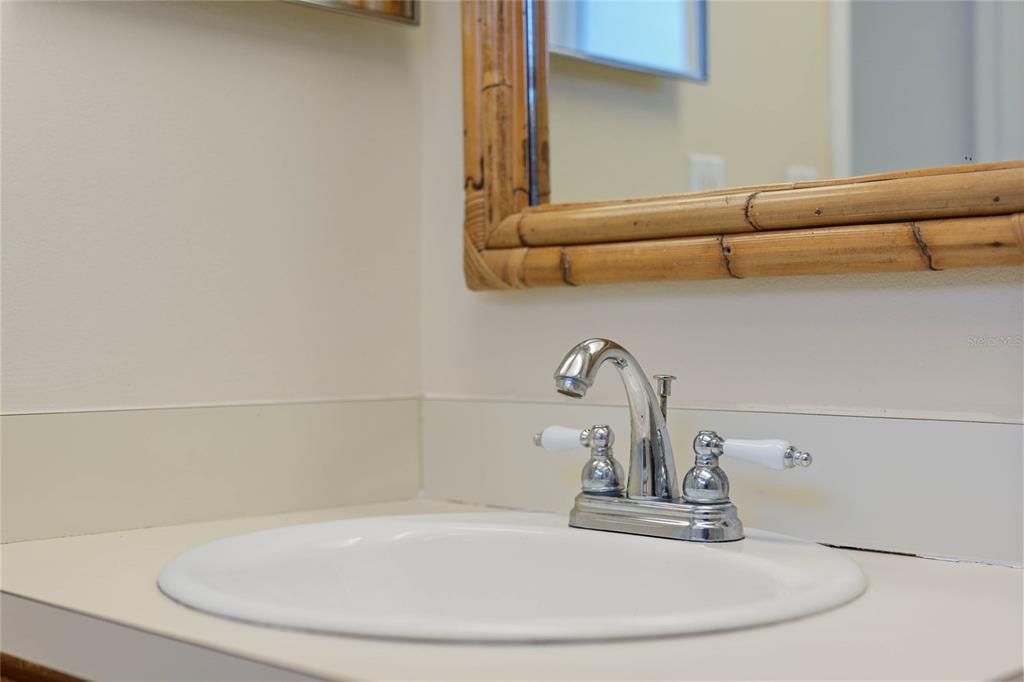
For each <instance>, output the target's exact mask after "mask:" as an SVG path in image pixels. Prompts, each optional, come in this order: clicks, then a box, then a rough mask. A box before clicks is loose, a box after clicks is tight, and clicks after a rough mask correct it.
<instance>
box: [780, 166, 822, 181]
mask: <svg viewBox="0 0 1024 682" xmlns="http://www.w3.org/2000/svg"><path fill="white" fill-rule="evenodd" d="M817 179H818V169H817V168H815V167H814V166H786V182H802V181H804V180H817Z"/></svg>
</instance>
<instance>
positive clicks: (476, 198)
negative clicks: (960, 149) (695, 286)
mask: <svg viewBox="0 0 1024 682" xmlns="http://www.w3.org/2000/svg"><path fill="white" fill-rule="evenodd" d="M855 1H856V0H855ZM742 4H744V3H730V5H742ZM794 4H810V3H794ZM827 4H828V5H830V6H833V7H834V6H836V5H840V4H841V3H827ZM903 4H906V3H903ZM911 4H913V3H911ZM940 4H941V3H940ZM988 4H996V5H999V4H1004V3H988ZM1005 4H1006V5H1013V3H1005ZM710 5H711V6H710V7H709V22H711V23H712V25H713V23H714V22H715V11H716V7H715V3H714V2H712V3H710ZM462 12H463V17H462V20H463V105H464V162H465V193H466V213H465V223H464V227H463V230H464V266H465V276H466V283H467V285H468V286H469V288H471V289H476V290H486V289H512V288H527V287H550V286H579V285H585V284H608V283H616V282H639V281H665V280H690V279H714V278H721V279H725V278H746V277H764V276H780V275H804V274H831V273H851V272H894V271H914V270H920V271H929V270H945V269H949V268H962V267H994V266H1008V265H1021V264H1022V263H1024V217H1022V212H1024V161H1021V160H1012V159H1011V160H999V161H994V162H988V163H973V162H970V161H971V159H970V158H968V159H966V161H968V163H960V164H958V165H947V166H939V167H930V168H913V169H908V170H891V171H886V172H879V173H872V174H868V175H859V176H855V177H845V178H835V179H824V180H805V181H784V182H780V181H777V180H776V181H772V182H765V183H764V184H748V185H744V186H738V187H731V188H724V189H718V190H713V191H704V192H695V193H688V194H686V193H680V194H668V195H665V194H662V195H659V196H653V197H644V196H640V197H632V198H626V199H610V200H609V199H603V198H602V199H601V200H598V201H585V202H579V201H577V202H571V203H551V197H552V193H551V172H550V170H551V151H552V149H556V148H557V145H558V139H553V140H552V139H549V122H548V106H549V99H548V86H549V78H548V66H549V64H548V62H549V55H548V51H547V49H546V45H547V43H546V31H545V6H544V4H543V2H541V1H539V0H500V1H493V0H468V1H466V2H464V3H463V6H462ZM710 40H711V41H714V40H715V35H714V31H712V33H711V36H710ZM714 79H715V60H714V58H712V59H711V66H710V81H711V82H712V83H713V82H714ZM1022 115H1024V114H1022ZM1019 120H1020V119H1019V118H1018V119H1017V121H1018V123H1017V124H1011V125H1016V129H1017V130H1019ZM623 124H624V125H628V121H624V122H623ZM736 134H737V135H741V134H742V131H737V133H736ZM749 144H752V145H755V146H756V145H757V140H756V139H751V140H749ZM637 171H638V172H639V173H641V174H642V171H643V169H642V168H640V169H637Z"/></svg>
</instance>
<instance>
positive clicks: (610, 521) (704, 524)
mask: <svg viewBox="0 0 1024 682" xmlns="http://www.w3.org/2000/svg"><path fill="white" fill-rule="evenodd" d="M569 525H570V526H572V527H573V528H587V529H590V530H606V531H612V532H615V533H630V534H632V535H648V536H651V537H657V538H668V539H671V540H689V541H691V542H733V541H736V540H742V539H743V524H742V523H741V522H740V520H739V517H738V516H737V515H736V505H734V504H732V503H731V502H724V503H717V504H690V503H688V502H669V501H666V500H638V499H633V498H628V497H607V496H598V495H588V494H586V493H580V494H579V495H577V496H576V504H575V506H574V507H573V510H572V513H571V514H570V515H569Z"/></svg>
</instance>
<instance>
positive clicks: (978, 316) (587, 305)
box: [2, 3, 1024, 537]
mask: <svg viewBox="0 0 1024 682" xmlns="http://www.w3.org/2000/svg"><path fill="white" fill-rule="evenodd" d="M716 11H717V10H716ZM2 22H3V29H2V30H3V34H2V40H3V54H2V58H3V79H4V80H3V105H4V110H3V114H4V116H3V123H2V125H3V128H2V133H3V142H4V149H3V173H4V178H3V179H4V184H3V209H2V210H3V214H2V218H3V230H4V232H3V259H4V261H3V320H2V322H3V327H4V329H3V332H4V336H3V362H4V364H3V384H4V385H3V399H4V410H5V412H7V413H8V414H10V415H11V416H8V417H5V420H6V421H5V427H7V428H11V425H12V424H13V425H14V428H13V430H12V431H10V432H9V433H12V434H13V436H8V435H6V434H7V433H8V432H5V438H4V447H5V451H4V473H5V474H6V475H7V476H5V479H4V486H5V488H4V495H3V497H4V500H5V511H9V509H8V508H7V505H9V504H11V503H9V502H7V501H8V500H15V501H17V502H18V503H19V504H21V503H25V505H27V506H20V507H18V514H19V515H20V516H21V517H22V519H23V520H25V521H26V522H27V523H29V526H31V524H33V523H35V522H36V521H38V520H39V518H41V517H39V518H37V517H34V516H33V513H34V512H32V511H31V510H32V505H33V504H36V505H39V504H48V503H49V501H50V498H47V497H45V496H39V495H34V494H33V491H34V490H36V489H41V488H42V487H43V486H45V485H46V481H47V480H48V478H47V477H48V476H50V474H51V473H52V472H63V474H64V475H63V478H62V480H61V481H59V485H56V486H55V487H54V490H63V491H75V490H76V486H77V485H78V484H79V483H81V486H82V487H81V489H80V490H78V491H77V492H76V494H78V495H80V499H81V504H76V505H75V506H74V507H67V508H65V509H64V511H63V512H62V515H60V517H59V518H56V517H53V516H51V517H49V521H47V524H48V525H47V529H41V528H38V527H26V528H27V529H26V528H22V529H21V530H17V532H16V533H15V534H14V536H15V537H28V536H32V535H36V536H38V535H42V534H45V533H61V532H65V530H67V529H70V530H67V532H76V530H75V529H82V528H89V529H92V530H97V529H110V528H113V527H132V526H133V525H135V524H138V523H143V522H144V523H172V522H175V521H176V520H178V521H180V520H186V519H191V520H195V519H198V518H216V517H220V516H230V515H236V514H253V513H263V512H269V511H273V510H281V509H292V508H300V507H301V506H302V505H309V506H319V505H327V504H342V503H344V502H346V501H352V500H355V499H359V500H366V499H372V498H377V497H381V498H383V497H385V496H387V497H403V496H408V495H411V494H412V493H413V492H414V491H415V489H416V487H417V486H418V481H419V472H418V470H417V469H416V467H417V458H416V453H415V452H414V450H415V449H416V448H417V447H418V446H419V442H418V440H417V439H416V438H415V437H414V436H415V434H416V433H418V428H419V424H420V421H421V419H422V416H421V415H420V413H419V411H418V406H416V405H412V406H409V405H404V406H402V407H400V409H399V408H396V411H395V412H394V413H392V412H391V411H390V408H388V407H387V406H382V407H381V409H380V410H377V409H376V408H374V414H375V415H377V416H375V417H373V418H369V417H366V416H365V415H364V413H363V412H361V411H360V409H359V408H353V410H351V411H350V410H348V409H347V408H342V407H337V406H334V407H329V408H323V410H321V408H318V407H316V406H310V405H309V404H308V403H307V404H306V405H305V406H304V407H302V409H300V410H298V411H296V412H295V413H294V415H293V411H292V410H291V409H289V408H287V407H284V406H281V405H278V406H276V407H275V408H274V410H272V411H271V412H272V414H271V412H268V413H267V416H264V415H263V413H262V412H260V411H258V410H257V411H249V410H248V409H244V408H237V409H239V410H241V411H240V412H238V417H237V421H234V422H232V421H231V420H228V419H224V420H221V419H216V418H214V417H216V410H219V409H224V408H216V409H214V410H212V411H211V412H209V413H207V412H206V411H204V410H200V411H198V412H195V413H193V412H192V411H188V414H186V415H185V417H187V419H185V420H184V421H182V419H183V418H182V417H181V416H179V415H177V414H174V412H175V411H174V410H173V409H169V410H160V411H159V414H155V415H152V416H145V415H144V416H141V417H136V416H133V415H131V414H129V413H128V412H127V411H120V412H118V413H117V414H116V415H113V416H111V417H110V418H109V421H102V420H107V418H106V417H103V416H102V415H87V416H91V417H95V421H93V420H89V421H88V423H85V422H82V421H79V420H77V419H73V420H71V418H70V417H67V416H66V415H52V419H48V420H45V421H41V420H38V419H36V418H35V417H33V416H32V415H27V414H19V413H27V412H62V411H84V410H108V409H111V408H129V410H130V409H134V408H141V407H154V406H187V405H215V404H223V403H261V402H273V403H289V402H301V401H305V400H310V399H314V400H321V399H323V400H334V401H335V402H337V401H338V400H339V399H340V400H352V399H357V398H360V397H365V396H367V395H370V394H375V395H379V394H390V395H403V394H406V395H410V394H417V393H425V394H427V395H428V396H439V395H445V396H453V395H455V396H462V397H466V398H469V399H471V400H472V401H480V400H481V399H496V400H498V401H506V400H521V401H524V402H533V403H543V402H545V401H551V400H556V399H558V398H557V397H556V396H555V394H554V392H553V391H552V390H551V389H552V387H551V380H550V374H551V371H552V369H553V367H554V365H555V363H556V362H557V361H558V360H559V359H560V358H561V356H562V354H563V353H564V352H565V350H566V349H567V348H568V347H569V346H570V345H571V344H573V343H574V342H576V341H578V340H580V339H582V338H584V337H587V336H591V335H603V336H609V337H612V338H615V339H618V340H620V341H622V342H623V343H624V344H626V345H627V346H628V347H630V348H631V349H633V350H634V351H635V352H636V353H637V355H638V356H639V357H640V358H641V360H642V361H643V362H644V366H645V368H646V369H647V370H648V371H650V372H656V371H668V372H672V373H674V374H676V375H678V376H679V377H680V382H679V384H678V388H677V389H676V392H675V395H674V396H673V403H674V404H675V405H676V406H680V407H682V406H687V407H701V408H712V409H726V410H739V411H742V410H774V411H777V412H805V413H811V414H820V413H835V414H847V415H864V414H868V415H874V416H885V417H889V416H913V417H924V418H929V419H977V420H988V421H1009V422H1019V421H1020V420H1021V400H1022V398H1021V394H1022V391H1021V388H1022V387H1021V377H1022V370H1024V368H1022V358H1021V349H1020V346H1019V345H1002V344H996V345H985V344H983V345H977V344H975V343H972V340H973V339H976V338H979V337H982V338H984V337H1003V336H1011V337H1012V336H1019V335H1021V333H1022V315H1024V312H1022V311H1024V295H1022V287H1021V283H1022V282H1021V275H1020V272H1019V271H1014V270H978V271H963V272H947V273H922V274H905V275H860V276H855V277H814V278H789V279H787V278H780V279H763V280H749V281H727V282H693V283H679V284H662V285H625V286H613V287H594V288H583V289H565V290H536V291H521V292H499V293H472V292H469V291H468V290H466V288H465V286H464V283H463V278H462V259H461V248H462V244H461V231H460V228H461V224H462V198H463V197H462V153H461V135H462V121H461V118H462V117H461V83H460V81H461V70H460V68H461V67H460V58H461V57H460V24H459V10H458V6H457V5H456V4H454V3H428V4H426V5H425V6H424V11H423V24H422V26H420V27H419V28H409V27H405V26H400V25H395V24H384V23H375V22H371V21H366V20H361V19H355V18H352V17H343V16H338V15H334V14H330V13H328V12H323V11H318V10H313V9H310V8H306V7H300V6H295V5H290V4H284V3H225V4H207V3H202V4H200V3H183V4H177V3H171V4H169V3H70V4H55V3H4V5H3V14H2ZM607 104H608V103H607V102H603V101H596V102H594V108H595V109H597V108H600V107H603V106H605V105H607ZM609 106H610V105H609ZM555 134H556V135H557V134H558V132H557V130H556V131H555ZM555 144H558V141H557V138H556V140H555ZM704 151H708V150H704ZM710 151H714V150H710ZM580 180H581V182H582V181H583V178H582V177H581V178H580ZM729 181H730V182H742V181H744V180H742V179H738V178H734V177H733V176H731V175H730V176H729ZM555 182H556V186H557V183H558V182H559V179H558V176H557V175H556V176H555ZM556 191H557V190H556ZM403 237H404V239H403ZM403 244H404V245H403ZM595 403H608V404H621V403H622V396H621V389H620V388H619V387H618V386H617V382H616V381H614V380H612V379H611V377H608V379H605V380H602V381H601V382H600V383H599V385H598V386H597V387H595V389H594V391H593V394H592V395H591V396H588V399H587V401H586V403H585V404H589V405H593V404H595ZM232 409H235V408H232ZM494 409H495V410H496V411H501V410H502V409H503V405H502V404H495V405H494ZM336 413H337V414H341V413H344V414H345V415H349V416H346V417H345V419H346V420H348V421H341V422H339V421H338V420H340V419H341V418H340V417H338V416H337V414H336ZM399 413H400V414H399ZM224 414H227V413H224ZM232 414H234V413H232ZM396 415H397V416H396ZM192 417H194V419H192ZM69 420H70V421H69ZM246 420H256V421H258V422H259V425H260V428H261V429H263V430H259V429H257V428H256V427H255V426H245V424H247V423H249V422H246ZM533 421H535V420H534V419H533V418H532V417H531V418H530V420H529V423H527V422H523V423H521V424H517V425H516V426H515V427H514V429H513V430H514V431H515V432H516V433H520V432H521V433H522V434H527V433H529V431H530V429H532V428H535V427H536V426H537V424H535V423H533ZM336 422H337V423H343V424H344V425H345V426H344V428H341V429H337V428H331V427H329V425H330V424H334V423H336ZM103 423H106V424H115V426H114V427H113V428H110V427H104V426H103ZM489 423H490V419H489V418H487V419H483V420H481V421H479V422H477V421H466V422H465V423H464V424H463V425H462V427H463V428H465V429H469V430H471V433H470V434H469V435H470V436H472V437H462V436H460V434H458V433H444V434H438V433H437V432H436V430H434V431H432V432H431V433H432V434H433V439H434V440H433V441H432V442H433V443H434V448H435V450H436V448H437V447H439V446H438V443H439V442H442V441H443V439H444V438H447V439H449V440H450V441H451V442H452V443H477V442H486V440H484V441H480V440H479V439H477V440H474V438H476V437H477V436H478V435H479V433H478V432H480V431H481V430H484V429H487V428H488V424H489ZM68 424H73V425H74V429H71V428H70V427H69V426H67V425H68ZM116 424H123V425H124V426H123V428H122V427H121V426H116ZM154 424H155V425H156V426H154ZM233 424H234V426H233ZM196 425H199V426H196ZM194 427H195V428H196V429H197V430H195V431H193V430H192V429H193V428H194ZM199 427H201V428H199ZM686 428H687V429H689V428H690V425H687V427H686ZM395 430H397V431H399V432H401V433H402V434H404V435H409V434H413V437H412V439H411V440H410V439H408V438H406V439H404V440H402V441H401V442H402V444H399V443H398V441H397V440H396V439H394V438H389V439H387V442H386V443H384V442H382V441H381V438H380V434H381V433H384V432H388V431H395ZM50 431H53V432H54V433H52V434H51V433H49V432H50ZM58 432H60V433H58ZM179 432H180V433H183V434H192V435H191V436H190V437H189V438H182V439H176V438H173V437H171V436H169V435H167V434H169V433H179ZM62 433H63V436H61V434H62ZM76 434H84V435H82V436H81V437H79V435H76ZM298 434H302V435H303V436H308V438H309V440H308V441H306V442H303V443H296V445H295V447H296V448H301V451H300V454H299V455H296V453H294V452H292V451H291V449H290V445H289V444H290V443H291V442H292V441H293V440H296V441H297V440H298V439H299V438H300V437H302V436H300V435H298ZM86 435H87V436H88V438H86V437H85V436H86ZM746 435H750V436H758V435H761V434H759V433H750V434H746ZM772 435H776V434H772ZM778 435H787V434H778ZM58 436H61V437H58ZM509 437H511V435H510V436H509ZM254 438H255V439H256V440H255V441H254V440H253V439H254ZM147 439H153V440H154V442H155V443H156V444H154V443H150V442H148V440H147ZM525 443H526V441H524V444H525ZM11 444H14V445H17V450H16V452H15V453H14V456H15V457H16V460H14V462H15V464H16V465H17V467H21V468H20V469H19V468H14V469H12V468H11V467H10V464H11V462H12V460H11V459H10V457H11V456H12V455H11V452H10V451H9V450H8V449H7V447H8V446H9V445H11ZM257 446H258V451H256V452H255V454H254V452H253V451H251V450H252V449H254V448H257ZM870 447H871V444H870V443H865V449H866V450H865V454H866V455H870V454H871V453H872V452H874V451H873V450H871V449H870ZM388 448H390V450H388ZM463 450H465V448H463ZM484 450H487V448H486V446H484ZM460 452H462V451H460ZM389 453H390V454H389ZM463 454H464V455H466V456H475V457H496V456H498V457H500V456H501V451H500V450H494V451H490V450H487V451H486V452H483V451H480V450H479V448H474V450H473V452H472V453H469V452H463ZM897 454H898V455H899V456H908V457H909V456H914V457H917V458H918V459H917V460H915V461H917V462H919V465H920V466H928V457H929V454H930V453H928V452H903V451H901V452H899V453H897ZM1001 454H1002V455H1004V456H1005V455H1006V453H1005V452H1003V453H1001ZM1011 454H1012V453H1011ZM79 456H80V457H82V458H83V459H82V461H77V462H75V466H73V467H69V466H68V462H69V461H74V458H75V457H79ZM368 456H369V457H372V458H373V459H372V460H366V461H365V462H364V460H365V458H366V457H368ZM428 456H429V455H428ZM206 457H215V458H216V460H215V461H214V462H211V463H207V462H206V461H205V458H206ZM351 458H362V459H360V460H359V462H360V463H366V464H367V467H369V468H358V467H353V466H350V465H349V463H350V462H354V461H355V460H353V459H351ZM1015 461H1018V462H1019V453H1018V458H1017V460H1015ZM185 463H188V465H187V466H186V465H185ZM270 463H273V465H274V466H270ZM168 466H170V467H174V468H173V469H172V470H171V471H170V473H167V472H165V470H164V467H168ZM360 466H361V465H360ZM210 467H212V470H213V471H214V472H215V473H216V475H215V476H213V477H211V476H210V474H209V473H208V472H209V471H211V469H210ZM251 467H261V469H260V472H259V475H254V474H253V473H252V472H251V471H250V470H249V468H251ZM19 471H20V472H21V473H18V472H19ZM12 472H13V473H14V474H16V475H15V476H14V477H13V478H12V477H11V474H12ZM75 472H78V473H75ZM325 472H326V476H325ZM236 474H237V475H236ZM349 474H350V475H352V477H353V478H351V479H350V480H346V481H345V485H338V486H327V487H324V486H323V481H324V480H333V479H334V478H335V477H338V476H346V475H349ZM399 474H400V482H399V484H396V483H395V480H396V479H395V476H398V475H399ZM1018 479H1019V477H1018ZM278 482H280V483H281V487H280V488H276V487H275V484H276V483H278ZM136 484H141V485H143V488H141V490H144V491H146V499H147V500H148V501H149V503H148V506H145V505H144V506H143V507H140V506H139V504H138V502H137V499H138V498H137V497H131V496H128V497H124V498H122V499H120V500H118V499H115V497H114V496H117V495H118V494H119V493H120V492H121V491H122V489H130V488H132V486H134V485H136ZM232 485H234V486H235V487H236V488H237V489H238V490H244V491H252V490H257V491H267V494H265V495H258V494H256V495H254V494H241V493H238V492H234V491H232V492H231V498H232V499H230V500H224V499H223V498H222V496H221V491H222V490H225V489H229V488H230V487H231V486H232ZM26 486H27V487H26ZM254 486H255V487H254ZM261 486H262V487H261ZM19 487H22V489H21V490H19V491H18V492H17V493H16V494H15V493H11V492H10V491H12V490H18V488H19ZM307 490H311V491H314V492H315V493H316V495H314V496H312V497H310V496H307V495H305V494H304V492H305V491H307ZM282 491H283V492H282ZM133 494H137V493H133ZM104 496H107V497H109V498H110V499H113V502H112V503H110V504H107V503H97V504H95V505H93V504H92V502H95V501H96V500H97V499H98V500H100V501H101V502H102V501H103V500H104V499H105V498H104ZM76 499H78V498H76ZM179 500H182V501H187V502H188V505H189V506H187V507H186V506H182V505H179V504H178V501H179ZM182 504H184V502H183V503H182ZM139 509H146V510H147V512H146V515H140V514H139V513H138V511H139ZM182 510H188V511H189V513H190V514H192V516H186V515H185V514H183V513H179V512H181V511H182ZM87 517H88V518H87ZM51 521H52V523H51Z"/></svg>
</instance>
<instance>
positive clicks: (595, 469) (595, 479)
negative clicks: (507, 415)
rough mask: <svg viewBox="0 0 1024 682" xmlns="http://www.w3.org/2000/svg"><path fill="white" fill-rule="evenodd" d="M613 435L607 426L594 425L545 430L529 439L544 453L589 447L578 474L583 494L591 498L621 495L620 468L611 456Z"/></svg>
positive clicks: (551, 427)
mask: <svg viewBox="0 0 1024 682" xmlns="http://www.w3.org/2000/svg"><path fill="white" fill-rule="evenodd" d="M614 443H615V434H614V433H613V432H612V429H611V427H610V426H607V425H605V424H597V425H595V426H591V427H590V428H589V429H574V428H572V427H569V426H549V427H547V428H546V429H544V430H543V431H541V432H540V433H535V434H534V435H533V444H534V445H536V446H537V447H541V448H544V449H545V450H568V449H570V448H579V447H585V448H586V447H589V448H590V459H589V460H588V461H587V463H586V464H585V465H584V466H583V471H582V472H580V482H581V483H582V487H583V492H585V493H589V494H591V495H605V496H618V495H621V494H622V487H623V486H622V478H623V472H622V465H621V464H619V462H618V461H617V460H616V459H615V457H614V456H613V455H612V445H613V444H614Z"/></svg>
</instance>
